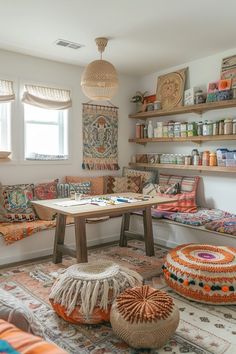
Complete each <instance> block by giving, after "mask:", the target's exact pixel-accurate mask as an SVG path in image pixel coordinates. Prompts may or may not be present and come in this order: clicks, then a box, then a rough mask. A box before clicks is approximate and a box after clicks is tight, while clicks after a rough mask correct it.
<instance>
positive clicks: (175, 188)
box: [143, 183, 180, 196]
mask: <svg viewBox="0 0 236 354" xmlns="http://www.w3.org/2000/svg"><path fill="white" fill-rule="evenodd" d="M179 191H180V186H179V183H173V184H163V185H161V184H154V183H147V184H146V185H145V186H144V187H143V194H146V195H152V196H155V195H157V194H158V193H161V194H171V195H175V194H178V193H179Z"/></svg>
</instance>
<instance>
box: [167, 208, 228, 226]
mask: <svg viewBox="0 0 236 354" xmlns="http://www.w3.org/2000/svg"><path fill="white" fill-rule="evenodd" d="M230 215H232V214H230V213H227V212H226V211H223V210H220V209H207V208H199V209H198V210H197V212H196V213H172V214H166V215H164V218H165V219H169V220H173V221H176V222H179V223H181V224H185V225H191V226H202V225H204V224H206V223H207V222H209V221H212V220H217V219H221V218H224V217H226V216H230Z"/></svg>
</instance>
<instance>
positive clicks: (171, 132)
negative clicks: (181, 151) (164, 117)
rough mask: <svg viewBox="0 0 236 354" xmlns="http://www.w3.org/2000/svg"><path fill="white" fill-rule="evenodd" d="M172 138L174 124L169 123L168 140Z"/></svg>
mask: <svg viewBox="0 0 236 354" xmlns="http://www.w3.org/2000/svg"><path fill="white" fill-rule="evenodd" d="M173 137H174V122H172V121H170V122H169V123H168V138H173Z"/></svg>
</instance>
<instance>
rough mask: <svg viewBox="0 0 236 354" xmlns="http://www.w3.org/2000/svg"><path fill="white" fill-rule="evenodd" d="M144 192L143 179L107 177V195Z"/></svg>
mask: <svg viewBox="0 0 236 354" xmlns="http://www.w3.org/2000/svg"><path fill="white" fill-rule="evenodd" d="M141 191H142V179H141V177H140V176H138V177H114V176H106V177H105V193H108V194H110V193H125V192H133V193H140V192H141Z"/></svg>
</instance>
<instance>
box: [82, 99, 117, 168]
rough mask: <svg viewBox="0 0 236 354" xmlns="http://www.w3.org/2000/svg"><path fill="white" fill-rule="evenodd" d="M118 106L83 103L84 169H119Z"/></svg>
mask: <svg viewBox="0 0 236 354" xmlns="http://www.w3.org/2000/svg"><path fill="white" fill-rule="evenodd" d="M117 141H118V108H117V107H115V106H103V105H94V104H89V103H84V104H83V164H82V167H83V169H88V170H118V169H119V166H118V148H117Z"/></svg>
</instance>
